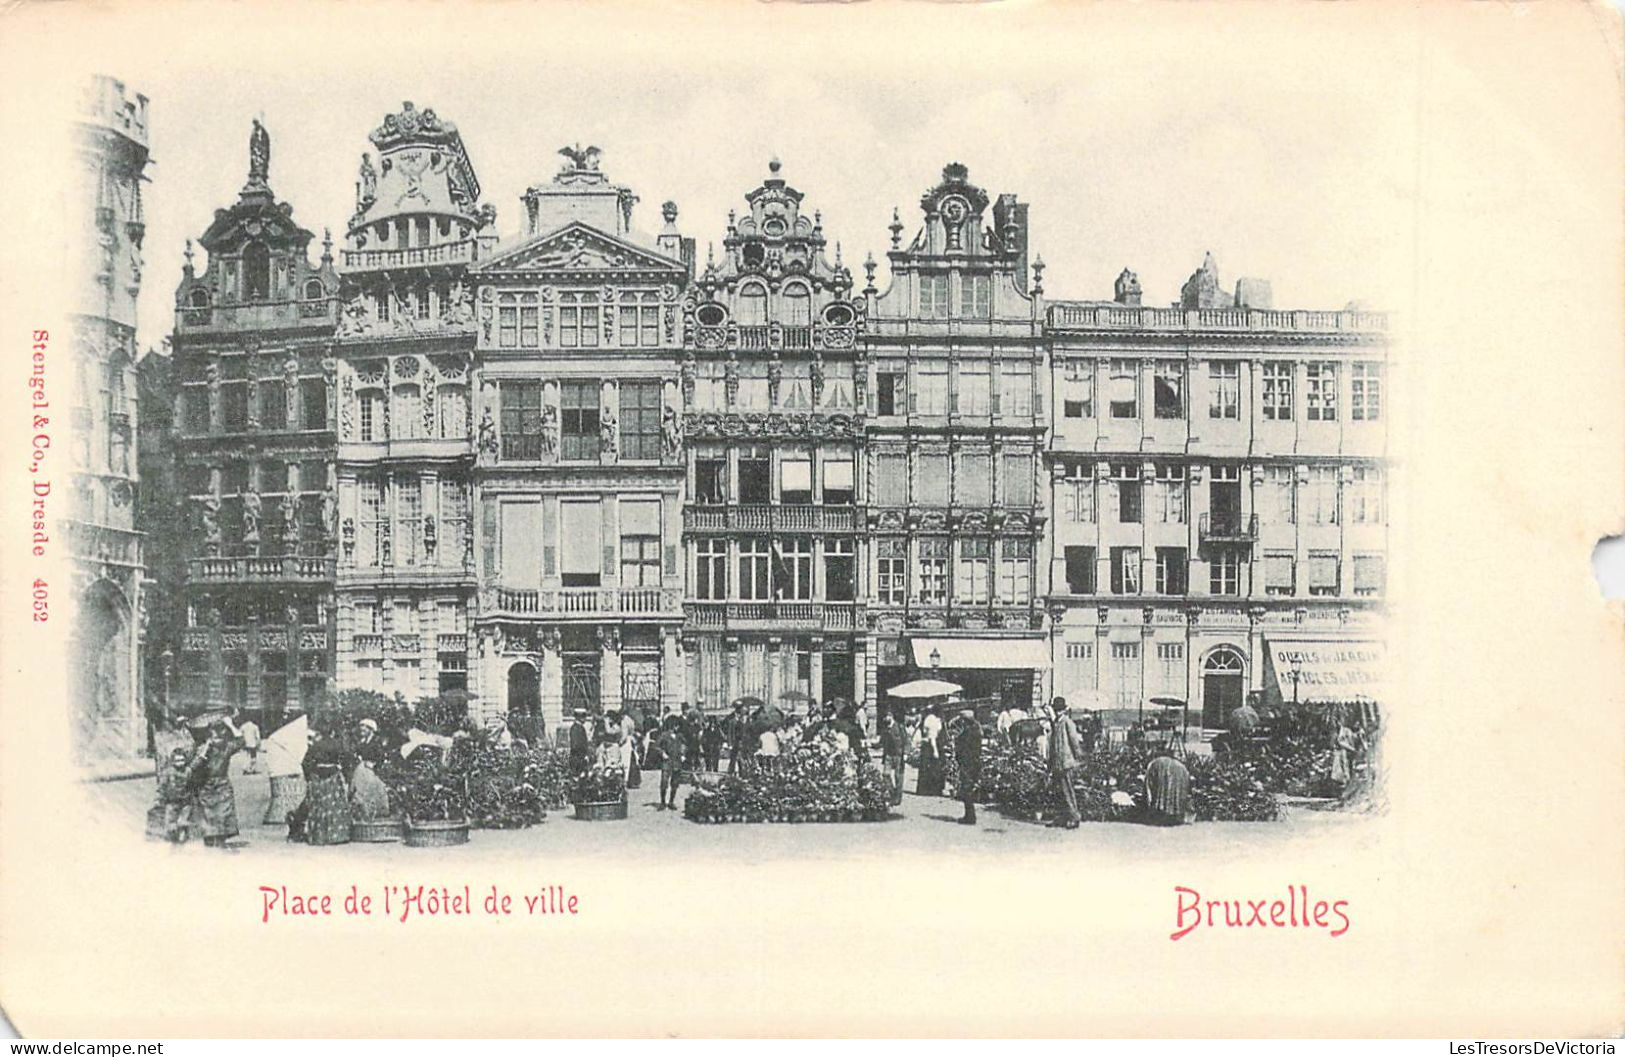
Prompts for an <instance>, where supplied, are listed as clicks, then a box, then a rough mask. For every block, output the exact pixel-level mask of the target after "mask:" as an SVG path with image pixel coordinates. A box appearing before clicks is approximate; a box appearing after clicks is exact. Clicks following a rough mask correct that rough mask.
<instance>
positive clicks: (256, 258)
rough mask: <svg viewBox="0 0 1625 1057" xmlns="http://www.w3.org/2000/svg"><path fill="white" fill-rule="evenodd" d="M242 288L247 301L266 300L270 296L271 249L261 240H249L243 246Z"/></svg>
mask: <svg viewBox="0 0 1625 1057" xmlns="http://www.w3.org/2000/svg"><path fill="white" fill-rule="evenodd" d="M243 290H244V297H245V299H246V300H249V301H266V300H269V299H270V297H271V251H270V250H268V249H266V248H265V243H263V242H250V243H249V244H248V245H247V246H245V247H243Z"/></svg>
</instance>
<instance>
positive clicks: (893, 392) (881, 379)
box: [875, 371, 907, 415]
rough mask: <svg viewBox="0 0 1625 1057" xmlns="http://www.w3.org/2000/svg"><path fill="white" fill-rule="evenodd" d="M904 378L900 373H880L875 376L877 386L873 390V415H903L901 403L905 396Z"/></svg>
mask: <svg viewBox="0 0 1625 1057" xmlns="http://www.w3.org/2000/svg"><path fill="white" fill-rule="evenodd" d="M905 377H906V376H905V375H904V374H903V372H902V371H882V372H881V373H880V374H879V375H878V376H877V381H878V383H879V384H878V385H877V386H876V388H875V404H876V406H875V414H877V415H901V414H902V413H903V402H904V398H905V396H906V394H907V388H906V383H905V381H904V378H905Z"/></svg>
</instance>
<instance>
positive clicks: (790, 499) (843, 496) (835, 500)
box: [690, 448, 856, 506]
mask: <svg viewBox="0 0 1625 1057" xmlns="http://www.w3.org/2000/svg"><path fill="white" fill-rule="evenodd" d="M814 454H815V453H813V452H808V451H781V452H779V453H778V490H777V493H775V491H774V488H773V482H774V475H773V452H772V450H771V449H768V448H751V449H746V450H742V451H740V452H739V457H738V458H737V459H736V460H734V464H733V467H732V472H730V467H729V460H728V457H727V456H726V455H697V456H696V457H695V459H694V481H693V491H692V492H691V493H690V495H691V496H692V499H693V502H695V503H704V504H712V505H721V504H724V503H727V502H730V497H734V496H737V497H738V500H737V501H738V502H740V503H754V504H764V503H771V502H773V501H775V500H777V501H778V502H780V503H813V502H818V503H822V504H824V505H826V506H850V505H851V504H852V502H853V501H854V499H855V498H856V493H855V492H854V491H853V484H852V482H853V461H852V456H851V455H849V454H839V455H818V466H819V469H820V471H821V473H820V474H819V475H818V479H819V485H820V487H819V488H818V489H817V491H816V492H815V491H814V488H813V482H814V479H815V475H814V473H813V458H814Z"/></svg>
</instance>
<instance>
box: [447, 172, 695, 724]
mask: <svg viewBox="0 0 1625 1057" xmlns="http://www.w3.org/2000/svg"><path fill="white" fill-rule="evenodd" d="M560 153H561V154H562V155H564V157H565V159H566V161H565V164H564V166H563V168H562V169H561V170H560V171H559V172H558V173H557V174H556V175H555V176H554V177H553V178H552V179H551V180H550V181H548V182H546V183H543V184H540V185H538V186H535V187H532V188H530V190H528V191H527V192H526V193H525V196H524V207H525V212H526V224H525V235H524V236H523V237H522V238H521V239H520V240H519V241H518V242H517V243H515V244H514V245H512V246H510V247H508V248H505V249H503V250H501V251H499V252H498V253H496V254H495V255H494V256H492V257H490V258H489V259H488V260H484V261H482V262H481V263H480V264H478V265H476V266H475V267H474V268H473V270H472V272H471V279H472V282H473V284H474V286H475V287H476V288H477V291H478V301H477V306H478V319H479V325H478V333H477V340H476V343H475V355H476V361H477V362H476V377H477V381H478V393H479V396H478V408H479V411H478V415H479V417H478V420H477V422H476V424H475V427H474V438H475V447H476V450H477V460H476V464H475V469H474V482H475V509H477V510H478V519H477V523H476V525H475V530H474V536H475V545H476V548H477V551H478V576H479V582H480V591H479V606H478V612H477V615H476V616H475V618H474V631H475V634H476V637H477V641H478V647H477V651H476V653H477V656H476V660H475V664H474V671H475V673H476V678H475V681H474V683H473V686H474V689H475V690H476V691H477V706H476V707H477V708H478V709H480V710H481V711H483V712H486V713H502V714H507V715H509V716H513V717H516V718H520V719H522V720H534V718H535V717H538V716H539V717H541V718H542V719H543V720H545V721H547V722H557V720H558V719H559V718H560V717H561V716H565V715H568V714H569V713H570V711H571V710H572V709H574V708H578V707H585V708H589V709H597V708H605V709H610V708H619V707H621V706H623V705H625V706H629V707H636V708H638V709H640V710H643V711H653V712H656V713H658V711H659V710H660V708H661V707H662V706H671V705H674V704H676V703H677V702H679V701H680V700H682V696H683V684H682V665H681V663H680V658H679V652H678V651H679V632H680V630H681V625H682V620H683V610H682V606H681V599H682V583H683V576H682V570H681V569H680V568H679V566H678V544H679V538H680V537H679V525H680V524H681V510H682V508H681V505H680V504H681V495H682V462H681V455H682V434H681V430H680V418H679V413H680V411H679V409H680V403H679V396H678V380H677V359H678V355H679V350H680V349H681V348H682V340H683V338H682V318H681V314H680V308H681V304H682V297H683V294H684V291H685V290H686V288H687V285H688V281H689V277H690V273H691V269H692V261H693V246H692V243H691V242H690V241H689V240H686V239H684V238H683V237H682V236H681V235H680V234H679V233H678V231H677V227H676V220H677V208H676V206H674V205H673V204H671V203H669V202H668V203H666V205H665V206H664V208H663V210H662V214H663V220H664V227H663V229H662V230H661V232H660V234H659V235H657V236H655V237H653V238H650V237H648V236H646V235H643V234H640V233H639V232H637V231H635V230H634V229H633V227H632V213H633V207H634V205H635V203H636V201H637V198H636V196H635V195H634V194H633V193H632V192H631V191H630V190H629V189H628V188H625V187H622V186H619V185H616V184H614V183H611V182H610V180H609V178H608V177H607V176H606V175H605V173H604V172H603V171H602V170H601V169H600V168H599V151H598V150H597V148H594V147H588V148H585V149H583V148H579V147H577V148H565V149H564V150H562V151H560Z"/></svg>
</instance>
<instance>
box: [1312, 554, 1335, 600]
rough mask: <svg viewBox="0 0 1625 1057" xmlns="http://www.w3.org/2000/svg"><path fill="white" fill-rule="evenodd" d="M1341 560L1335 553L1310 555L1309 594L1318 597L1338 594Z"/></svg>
mask: <svg viewBox="0 0 1625 1057" xmlns="http://www.w3.org/2000/svg"><path fill="white" fill-rule="evenodd" d="M1338 566H1339V560H1338V557H1337V555H1336V554H1335V553H1331V552H1318V551H1317V552H1311V553H1310V555H1309V593H1310V594H1311V595H1314V596H1316V597H1327V596H1331V595H1335V594H1337V591H1338V581H1339V576H1338V574H1339V573H1340V572H1341V570H1340V569H1339V567H1338Z"/></svg>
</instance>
